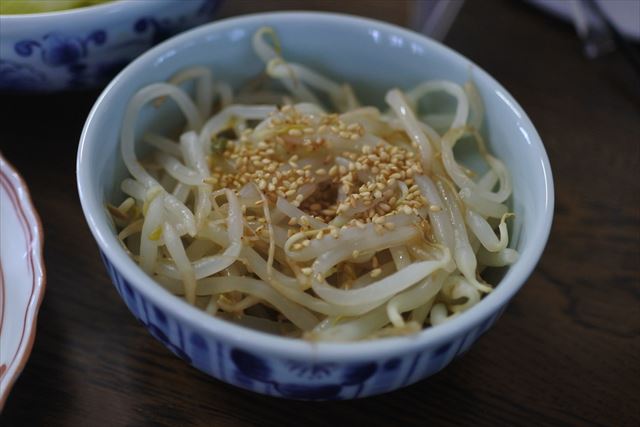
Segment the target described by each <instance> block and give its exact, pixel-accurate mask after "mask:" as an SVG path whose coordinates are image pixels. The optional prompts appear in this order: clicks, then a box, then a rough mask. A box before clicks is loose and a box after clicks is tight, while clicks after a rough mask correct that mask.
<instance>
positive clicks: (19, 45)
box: [0, 0, 222, 92]
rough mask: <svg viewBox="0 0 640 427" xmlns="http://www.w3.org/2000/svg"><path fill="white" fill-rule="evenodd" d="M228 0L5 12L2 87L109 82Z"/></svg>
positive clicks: (0, 38) (49, 88)
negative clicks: (19, 12)
mask: <svg viewBox="0 0 640 427" xmlns="http://www.w3.org/2000/svg"><path fill="white" fill-rule="evenodd" d="M221 1H222V0H189V1H184V0H144V1H139V0H118V1H113V2H109V3H104V4H99V5H96V6H89V7H84V8H78V9H71V10H64V11H59V12H50V13H35V14H24V15H0V91H13V92H53V91H61V90H68V89H82V88H87V87H92V86H98V85H101V84H105V83H107V82H108V81H109V80H110V79H111V78H112V77H113V76H114V75H115V74H116V73H117V72H118V71H120V70H121V69H122V68H123V67H124V66H125V65H126V64H128V63H129V62H130V61H131V60H132V59H134V58H136V57H137V56H138V55H139V54H141V53H142V52H144V51H145V50H147V49H148V48H150V47H151V46H153V45H155V44H157V43H158V42H160V41H162V40H164V39H166V38H168V37H169V36H172V35H174V34H176V33H178V32H180V31H184V30H186V29H188V28H191V27H194V26H196V25H200V24H203V23H205V22H208V21H210V20H211V19H212V18H213V15H214V13H215V11H216V9H217V6H218V5H219V4H220V3H221Z"/></svg>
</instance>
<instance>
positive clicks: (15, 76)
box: [0, 59, 47, 91]
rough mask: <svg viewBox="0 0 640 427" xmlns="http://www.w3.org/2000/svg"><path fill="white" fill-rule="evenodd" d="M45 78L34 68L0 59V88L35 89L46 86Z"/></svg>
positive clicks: (12, 89)
mask: <svg viewBox="0 0 640 427" xmlns="http://www.w3.org/2000/svg"><path fill="white" fill-rule="evenodd" d="M46 84H47V78H46V77H45V75H44V74H43V73H41V72H40V71H38V70H36V69H35V68H33V67H31V66H29V65H24V64H19V63H17V62H14V61H9V60H6V59H0V90H7V91H20V90H37V89H40V88H44V87H46Z"/></svg>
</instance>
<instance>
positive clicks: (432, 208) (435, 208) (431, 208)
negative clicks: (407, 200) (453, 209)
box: [429, 205, 442, 212]
mask: <svg viewBox="0 0 640 427" xmlns="http://www.w3.org/2000/svg"><path fill="white" fill-rule="evenodd" d="M429 210H430V211H431V212H440V211H441V210H442V208H441V207H440V206H438V205H431V206H429Z"/></svg>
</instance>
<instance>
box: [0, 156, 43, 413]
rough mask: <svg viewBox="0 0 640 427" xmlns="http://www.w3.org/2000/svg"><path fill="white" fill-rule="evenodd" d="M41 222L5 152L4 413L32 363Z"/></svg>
mask: <svg viewBox="0 0 640 427" xmlns="http://www.w3.org/2000/svg"><path fill="white" fill-rule="evenodd" d="M42 243H43V234H42V226H41V224H40V218H39V217H38V214H37V213H36V210H35V209H34V207H33V203H32V202H31V197H30V195H29V190H28V189H27V185H26V184H25V182H24V181H23V179H22V177H21V176H20V175H19V174H18V172H17V171H16V170H15V169H14V168H13V167H12V166H11V165H10V164H9V163H8V162H7V161H6V160H5V159H4V157H2V155H1V154H0V410H2V408H3V407H4V403H5V402H6V400H7V397H8V395H9V392H10V390H11V387H12V386H13V384H14V382H15V381H16V379H17V378H18V376H19V375H20V373H21V372H22V369H23V368H24V366H25V365H26V363H27V359H28V358H29V354H30V353H31V347H32V346H33V341H34V338H35V332H36V319H37V317H38V310H39V308H40V303H41V302H42V297H43V295H44V286H45V269H44V262H43V259H42Z"/></svg>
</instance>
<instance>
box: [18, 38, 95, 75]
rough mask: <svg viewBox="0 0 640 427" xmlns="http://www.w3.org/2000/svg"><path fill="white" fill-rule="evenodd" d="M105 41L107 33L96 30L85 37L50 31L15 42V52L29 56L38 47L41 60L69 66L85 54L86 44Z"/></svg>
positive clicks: (86, 50)
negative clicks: (38, 39) (40, 37)
mask: <svg viewBox="0 0 640 427" xmlns="http://www.w3.org/2000/svg"><path fill="white" fill-rule="evenodd" d="M106 41H107V33H106V32H105V31H103V30H97V31H94V32H92V33H91V34H89V35H88V36H87V37H86V38H84V39H83V38H80V37H74V36H67V35H64V34H59V33H50V34H47V35H45V36H44V37H43V38H42V41H41V42H38V41H35V40H22V41H19V42H18V43H16V44H15V46H14V50H15V52H16V53H17V54H18V55H20V56H24V57H28V56H31V55H32V54H33V52H34V50H35V49H39V50H40V51H41V55H42V61H43V62H44V63H45V64H47V65H49V66H51V67H60V66H69V65H73V64H77V63H78V62H80V61H81V60H82V59H84V58H85V57H86V56H87V52H88V46H89V45H90V44H91V43H93V44H95V45H96V46H101V45H103V44H104V43H105V42H106Z"/></svg>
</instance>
